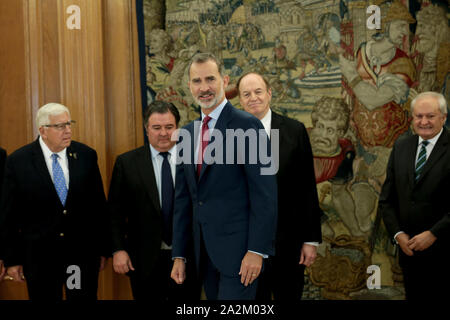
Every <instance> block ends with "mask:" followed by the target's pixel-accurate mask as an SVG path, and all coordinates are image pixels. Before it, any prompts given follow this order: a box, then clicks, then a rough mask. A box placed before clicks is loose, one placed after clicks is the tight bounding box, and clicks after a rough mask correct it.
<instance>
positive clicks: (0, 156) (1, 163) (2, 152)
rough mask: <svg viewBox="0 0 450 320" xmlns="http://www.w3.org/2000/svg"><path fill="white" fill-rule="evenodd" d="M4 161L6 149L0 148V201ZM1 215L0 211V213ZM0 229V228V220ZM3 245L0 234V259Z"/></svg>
mask: <svg viewBox="0 0 450 320" xmlns="http://www.w3.org/2000/svg"><path fill="white" fill-rule="evenodd" d="M5 163H6V151H5V150H4V149H2V148H0V202H1V199H2V189H3V174H4V171H5ZM0 216H1V213H0ZM0 229H1V220H0ZM3 247H4V240H3V239H2V238H1V234H0V260H1V259H2V257H3V250H4V249H3Z"/></svg>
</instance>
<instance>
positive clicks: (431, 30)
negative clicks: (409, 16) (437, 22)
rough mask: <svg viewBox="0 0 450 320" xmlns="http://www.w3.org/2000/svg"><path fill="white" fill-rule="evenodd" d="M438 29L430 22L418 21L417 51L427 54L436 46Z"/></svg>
mask: <svg viewBox="0 0 450 320" xmlns="http://www.w3.org/2000/svg"><path fill="white" fill-rule="evenodd" d="M435 33H436V28H435V26H434V25H433V24H432V23H431V22H428V21H422V20H418V21H417V29H416V35H417V36H418V37H419V41H418V43H417V51H419V52H420V53H427V52H429V51H431V50H433V49H434V47H435V46H436V44H437V43H436V34H435Z"/></svg>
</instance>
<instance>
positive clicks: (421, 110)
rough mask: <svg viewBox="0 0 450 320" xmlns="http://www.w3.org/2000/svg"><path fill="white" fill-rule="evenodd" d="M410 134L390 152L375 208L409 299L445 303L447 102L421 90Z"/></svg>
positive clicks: (449, 236)
mask: <svg viewBox="0 0 450 320" xmlns="http://www.w3.org/2000/svg"><path fill="white" fill-rule="evenodd" d="M411 113H412V117H413V120H412V126H413V129H414V132H415V134H414V135H406V136H402V137H400V138H399V139H398V140H397V141H396V142H395V144H394V147H393V149H392V152H391V155H390V159H389V163H388V167H387V176H386V181H385V182H384V185H383V188H382V191H381V195H380V199H379V204H378V210H380V213H381V214H382V216H383V220H384V224H385V225H386V228H387V231H388V233H389V234H390V236H391V237H392V238H393V239H394V240H395V242H396V243H397V244H398V246H399V247H400V249H401V250H399V263H400V266H401V268H402V271H403V278H404V285H405V293H406V298H407V299H408V300H424V299H439V300H440V299H444V297H448V288H449V286H450V280H449V276H448V265H447V264H446V263H444V261H446V260H448V259H446V258H447V257H448V254H449V249H450V202H449V199H448V195H449V190H450V140H449V139H450V135H449V132H448V130H447V129H446V128H445V127H444V124H445V120H446V118H447V103H446V101H445V98H444V97H443V96H442V95H441V94H438V93H434V92H424V93H421V94H419V95H418V96H417V97H416V98H415V99H414V100H413V101H412V103H411Z"/></svg>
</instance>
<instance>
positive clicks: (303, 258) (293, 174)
mask: <svg viewBox="0 0 450 320" xmlns="http://www.w3.org/2000/svg"><path fill="white" fill-rule="evenodd" d="M236 87H237V89H238V92H239V100H240V103H241V106H242V107H244V109H245V111H247V112H249V113H251V114H253V115H254V116H255V117H257V118H258V119H259V120H261V122H262V124H263V126H264V128H265V129H266V131H267V134H268V135H269V136H270V135H271V130H279V131H278V133H279V143H280V162H279V163H280V164H279V168H278V173H277V182H278V228H277V237H276V246H275V256H274V257H270V258H269V260H268V263H267V268H265V270H264V272H263V274H262V275H261V279H260V283H259V287H258V295H257V298H258V299H261V300H270V298H271V295H272V293H273V296H274V299H275V300H300V299H301V297H302V292H303V286H304V271H305V266H308V267H309V266H310V265H311V264H312V263H313V262H314V260H315V258H316V254H317V253H316V252H317V246H318V245H319V243H320V242H321V239H322V235H321V229H320V214H321V212H320V208H319V201H318V197H317V190H316V182H315V175H314V166H313V157H312V151H311V145H310V143H309V138H308V134H307V132H306V129H305V127H304V125H303V124H302V123H301V122H298V121H296V120H293V119H290V118H287V117H284V116H281V115H279V114H278V113H276V112H273V111H272V110H271V109H270V101H271V98H272V90H271V89H270V87H269V83H268V82H267V80H266V79H265V78H264V77H263V76H261V75H259V74H257V73H254V72H250V73H247V74H245V75H243V76H242V77H241V78H240V79H239V80H238V82H237V85H236ZM292 186H295V187H292Z"/></svg>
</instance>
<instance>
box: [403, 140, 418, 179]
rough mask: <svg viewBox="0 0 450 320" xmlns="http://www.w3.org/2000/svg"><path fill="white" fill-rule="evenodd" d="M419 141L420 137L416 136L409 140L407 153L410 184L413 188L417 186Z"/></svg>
mask: <svg viewBox="0 0 450 320" xmlns="http://www.w3.org/2000/svg"><path fill="white" fill-rule="evenodd" d="M418 141H419V137H418V136H417V135H415V136H414V137H413V138H412V139H410V140H409V144H408V147H407V148H408V149H407V150H406V152H405V157H406V165H407V172H408V182H409V185H410V186H411V187H414V185H415V184H416V153H417V143H418Z"/></svg>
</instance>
